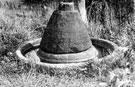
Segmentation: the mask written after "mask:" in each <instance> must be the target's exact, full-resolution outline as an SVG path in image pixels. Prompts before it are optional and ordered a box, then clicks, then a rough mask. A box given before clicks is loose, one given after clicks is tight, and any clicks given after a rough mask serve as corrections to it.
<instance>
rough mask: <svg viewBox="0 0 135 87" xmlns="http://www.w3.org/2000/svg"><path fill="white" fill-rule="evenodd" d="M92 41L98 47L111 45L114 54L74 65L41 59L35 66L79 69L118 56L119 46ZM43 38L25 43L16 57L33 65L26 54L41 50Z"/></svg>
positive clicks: (107, 42)
mask: <svg viewBox="0 0 135 87" xmlns="http://www.w3.org/2000/svg"><path fill="white" fill-rule="evenodd" d="M90 39H91V41H92V44H97V45H103V44H104V43H106V44H109V45H110V46H111V47H112V48H111V49H113V52H112V53H111V54H110V55H107V56H105V57H103V58H100V59H99V58H97V57H96V58H91V59H89V60H87V61H83V62H74V63H60V64H58V63H47V62H41V61H40V59H39V60H38V61H36V62H35V64H37V65H40V66H45V67H51V68H67V67H74V66H75V67H79V66H84V65H87V64H88V63H89V62H90V61H92V62H99V63H100V62H101V61H102V60H103V59H104V58H110V57H111V56H112V55H114V54H116V51H117V50H118V46H117V45H116V44H115V43H113V42H111V41H108V40H104V39H96V38H90ZM40 41H41V38H38V39H35V40H32V41H28V42H25V43H24V44H23V45H22V46H20V47H19V48H18V49H17V51H16V55H17V56H18V57H19V58H20V60H22V61H24V62H25V63H31V61H30V60H29V59H27V58H26V57H25V54H26V53H27V52H29V51H31V50H34V49H37V48H39V45H40ZM106 48H107V47H106Z"/></svg>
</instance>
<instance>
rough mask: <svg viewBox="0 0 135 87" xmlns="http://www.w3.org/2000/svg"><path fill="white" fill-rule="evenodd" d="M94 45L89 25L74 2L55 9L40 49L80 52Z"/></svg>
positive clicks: (61, 52)
mask: <svg viewBox="0 0 135 87" xmlns="http://www.w3.org/2000/svg"><path fill="white" fill-rule="evenodd" d="M91 47H92V44H91V41H90V39H89V35H88V32H87V25H86V24H85V23H84V22H83V21H82V18H81V15H80V14H79V12H78V11H77V10H75V9H74V4H73V3H66V4H64V3H63V4H61V5H60V6H59V8H58V10H56V11H54V12H53V14H52V16H51V18H50V20H49V22H48V25H47V27H46V28H45V29H44V34H43V37H42V40H41V43H40V50H42V51H44V52H48V53H53V54H68V53H79V52H83V51H86V50H88V49H89V48H91Z"/></svg>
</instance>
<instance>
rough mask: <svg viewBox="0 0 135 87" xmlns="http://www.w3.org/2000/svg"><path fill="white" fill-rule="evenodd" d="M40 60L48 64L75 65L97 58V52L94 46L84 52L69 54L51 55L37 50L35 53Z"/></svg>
mask: <svg viewBox="0 0 135 87" xmlns="http://www.w3.org/2000/svg"><path fill="white" fill-rule="evenodd" d="M37 55H38V56H39V58H40V60H41V61H42V62H49V63H77V62H84V61H88V60H90V59H93V58H96V57H98V51H97V50H96V48H95V47H94V46H92V47H91V48H89V49H88V50H86V51H83V52H79V53H69V54H52V53H47V52H44V51H42V50H41V49H39V51H38V52H37Z"/></svg>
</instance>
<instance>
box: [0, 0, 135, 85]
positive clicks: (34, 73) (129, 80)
mask: <svg viewBox="0 0 135 87" xmlns="http://www.w3.org/2000/svg"><path fill="white" fill-rule="evenodd" d="M48 1H49V0H48ZM109 1H112V2H111V3H112V4H109V3H110V2H109ZM115 1H117V0H92V2H89V3H90V5H87V12H88V19H89V22H90V23H89V25H90V27H89V29H88V31H89V34H90V36H92V37H96V38H104V39H108V40H110V41H113V42H114V43H116V44H118V45H119V46H122V47H125V48H127V49H128V50H126V51H125V52H124V51H123V52H122V51H120V52H119V53H118V55H117V56H115V57H113V58H111V59H110V60H106V61H103V62H101V63H100V64H98V63H91V64H90V65H88V66H86V67H85V68H83V69H80V68H78V69H76V70H71V69H69V70H55V69H54V70H50V69H49V68H48V69H42V68H38V67H35V65H34V64H31V65H27V64H25V63H23V62H21V61H19V60H18V58H17V57H16V55H15V53H14V52H15V51H16V49H17V48H18V47H19V46H20V45H21V44H23V43H24V42H25V41H28V40H32V39H35V38H38V37H41V36H42V32H43V28H42V27H45V26H46V24H47V22H48V20H49V17H50V16H51V14H52V12H53V10H54V9H55V8H56V7H55V6H57V3H55V2H53V3H51V4H50V2H47V3H49V4H48V6H47V7H46V6H44V5H36V6H34V5H31V6H28V5H24V4H22V5H20V6H14V5H6V4H3V5H2V6H1V8H0V87H107V85H108V87H134V86H135V84H134V82H135V71H134V70H135V65H134V64H135V52H134V49H135V47H134V46H135V36H134V35H135V24H134V15H133V14H134V13H133V12H132V11H131V12H127V13H126V12H125V11H128V10H129V9H130V7H127V5H124V6H125V7H124V8H123V7H122V5H117V6H118V7H119V9H117V6H116V7H115V4H114V3H113V2H115ZM118 1H119V2H118V3H122V1H123V2H124V1H125V2H126V1H127V0H118ZM129 1H131V0H129ZM0 2H1V3H3V2H2V1H0ZM45 4H46V3H45ZM128 6H130V5H128ZM114 7H115V8H114ZM132 7H134V6H132ZM126 8H127V9H126ZM133 10H134V9H133ZM118 12H119V13H118ZM124 13H125V14H124ZM129 13H130V14H129ZM123 15H124V16H125V17H124V18H125V19H124V18H122V17H123ZM131 19H132V20H131ZM121 49H122V50H124V48H121ZM67 71H68V72H67Z"/></svg>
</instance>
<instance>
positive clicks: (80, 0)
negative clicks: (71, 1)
mask: <svg viewBox="0 0 135 87" xmlns="http://www.w3.org/2000/svg"><path fill="white" fill-rule="evenodd" d="M77 8H78V10H79V13H80V14H81V17H82V20H83V21H84V22H85V23H86V25H87V26H88V19H87V13H86V6H85V0H78V3H77Z"/></svg>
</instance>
